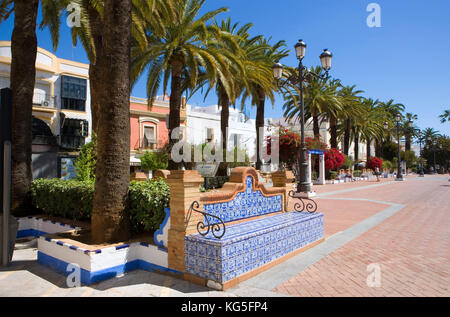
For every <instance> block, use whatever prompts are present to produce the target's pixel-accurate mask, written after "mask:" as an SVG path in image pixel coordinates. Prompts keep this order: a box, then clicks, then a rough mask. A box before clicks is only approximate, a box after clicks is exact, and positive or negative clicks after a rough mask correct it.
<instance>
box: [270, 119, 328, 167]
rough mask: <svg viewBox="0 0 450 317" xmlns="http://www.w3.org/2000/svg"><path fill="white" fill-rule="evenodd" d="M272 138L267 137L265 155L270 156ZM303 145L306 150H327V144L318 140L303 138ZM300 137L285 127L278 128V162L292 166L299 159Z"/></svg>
mask: <svg viewBox="0 0 450 317" xmlns="http://www.w3.org/2000/svg"><path fill="white" fill-rule="evenodd" d="M271 141H272V138H271V137H270V136H268V137H267V154H268V155H271V154H272V147H271V145H272V144H271ZM305 144H306V149H307V150H313V149H314V150H322V151H325V150H326V149H327V144H326V143H324V142H322V141H321V140H320V138H311V137H307V138H305ZM300 146H301V135H300V134H299V133H297V132H294V131H292V130H290V129H287V128H285V127H280V134H279V149H280V162H281V163H285V164H287V165H292V164H294V163H295V162H296V161H297V158H299V157H300V151H301V147H300Z"/></svg>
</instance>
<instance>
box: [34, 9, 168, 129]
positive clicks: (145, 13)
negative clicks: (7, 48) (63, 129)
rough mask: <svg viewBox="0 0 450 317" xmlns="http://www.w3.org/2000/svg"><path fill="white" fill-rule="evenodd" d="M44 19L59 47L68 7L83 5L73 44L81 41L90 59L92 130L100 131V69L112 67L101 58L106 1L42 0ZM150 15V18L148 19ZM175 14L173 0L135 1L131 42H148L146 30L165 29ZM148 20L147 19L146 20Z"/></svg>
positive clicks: (73, 32) (73, 36)
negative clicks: (165, 21)
mask: <svg viewBox="0 0 450 317" xmlns="http://www.w3.org/2000/svg"><path fill="white" fill-rule="evenodd" d="M41 1H42V12H43V19H42V23H41V27H43V26H48V27H49V29H50V31H51V35H52V41H53V47H54V49H56V47H57V45H58V42H59V22H60V20H61V15H62V14H63V13H64V12H65V9H66V7H67V6H68V5H69V4H70V3H72V4H76V5H78V6H79V8H80V26H79V27H72V28H71V33H72V41H73V45H77V43H78V40H79V41H80V42H81V43H82V45H83V47H84V49H85V51H86V54H87V56H88V58H89V61H90V63H89V85H90V96H91V116H92V130H93V131H94V132H95V133H96V132H97V130H98V120H99V116H100V107H101V103H100V102H101V100H102V97H101V96H100V91H101V88H100V86H101V84H102V83H101V80H100V78H101V76H102V75H101V71H102V70H103V69H104V68H105V67H109V61H108V60H102V56H103V54H102V51H103V38H104V36H103V31H104V29H103V10H104V1H103V0H41ZM66 13H67V12H66ZM147 17H151V19H150V18H147ZM170 17H173V10H172V1H170V0H144V1H142V0H132V29H131V30H132V31H131V34H132V41H133V43H137V45H140V46H141V47H145V45H147V42H146V37H145V29H144V27H147V28H149V29H151V30H153V31H156V32H164V31H163V30H164V24H163V21H164V20H165V19H168V18H170ZM146 19H147V20H148V21H147V20H146Z"/></svg>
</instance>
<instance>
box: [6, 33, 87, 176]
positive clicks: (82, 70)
mask: <svg viewBox="0 0 450 317" xmlns="http://www.w3.org/2000/svg"><path fill="white" fill-rule="evenodd" d="M11 57H12V55H11V42H9V41H1V42H0V88H7V87H10V72H11ZM43 124H46V125H47V126H48V128H49V129H46V128H45V126H44V125H43ZM49 134H51V135H49ZM91 136H92V124H91V100H90V90H89V65H88V64H83V63H78V62H74V61H69V60H65V59H61V58H58V57H56V56H55V55H54V54H52V53H51V52H49V51H47V50H44V49H42V48H38V51H37V56H36V84H35V88H34V95H33V175H34V177H35V178H39V177H58V176H61V174H65V175H66V176H67V177H70V176H71V175H73V173H74V170H73V157H74V156H75V154H76V152H77V150H78V149H79V148H80V147H81V146H83V145H84V144H85V143H87V142H90V140H91ZM61 168H62V169H63V170H62V171H61Z"/></svg>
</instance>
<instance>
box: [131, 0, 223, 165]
mask: <svg viewBox="0 0 450 317" xmlns="http://www.w3.org/2000/svg"><path fill="white" fill-rule="evenodd" d="M204 3H205V0H179V1H175V2H174V3H173V7H174V11H175V15H176V17H177V18H176V19H175V20H169V21H165V23H166V28H165V33H164V34H153V33H150V34H147V42H148V45H147V46H146V47H145V48H144V49H143V48H142V47H141V46H140V45H133V48H132V67H131V80H132V83H134V82H135V81H136V80H137V79H138V78H139V76H140V75H141V74H142V73H143V72H144V70H146V69H148V77H147V96H148V99H149V106H151V105H152V103H153V100H154V99H155V97H156V95H157V93H158V90H159V88H160V87H161V81H162V88H163V90H164V94H165V92H166V90H167V86H168V83H169V80H170V81H171V91H170V113H169V129H168V130H169V140H170V144H171V145H173V144H174V141H173V140H172V138H171V137H170V136H171V134H172V131H174V129H176V128H179V127H180V111H181V96H182V93H183V78H184V79H186V80H188V85H187V87H188V88H189V89H195V87H196V86H197V82H198V79H199V75H200V71H199V69H200V68H203V70H204V71H205V75H206V76H207V77H208V78H210V80H211V82H214V80H215V78H217V76H219V77H220V78H225V77H226V73H224V70H226V69H227V65H226V63H225V61H224V58H223V57H222V55H221V54H220V51H219V49H217V48H214V47H213V46H212V45H208V46H207V43H208V41H210V40H212V39H213V38H220V37H221V36H226V35H225V34H221V32H220V31H219V30H218V29H217V27H216V26H214V25H211V24H208V22H210V21H211V19H213V18H214V17H215V16H216V15H217V14H219V13H221V12H225V11H227V10H228V9H227V8H220V9H217V10H214V11H210V12H207V13H205V14H204V15H202V16H200V17H199V11H200V10H201V9H202V7H203V4H204ZM149 18H151V17H149ZM229 88H230V87H229V86H228V85H226V86H225V89H226V90H227V91H230V89H229ZM178 168H179V164H176V163H175V162H173V161H172V160H170V161H169V169H178Z"/></svg>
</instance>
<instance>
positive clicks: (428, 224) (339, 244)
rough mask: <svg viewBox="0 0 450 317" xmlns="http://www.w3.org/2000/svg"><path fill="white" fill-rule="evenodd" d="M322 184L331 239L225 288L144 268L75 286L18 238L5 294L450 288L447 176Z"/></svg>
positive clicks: (2, 279)
mask: <svg viewBox="0 0 450 317" xmlns="http://www.w3.org/2000/svg"><path fill="white" fill-rule="evenodd" d="M315 190H316V191H317V193H318V197H317V202H318V205H319V211H320V212H322V213H324V216H325V238H326V240H325V241H324V242H323V243H321V244H319V245H317V246H315V247H313V248H311V249H309V250H307V251H305V252H303V253H301V254H299V255H297V256H295V257H292V258H290V259H289V260H287V261H285V262H283V263H281V264H279V265H277V266H274V267H273V268H271V269H269V270H267V271H265V272H263V273H261V274H259V275H257V276H255V277H253V278H251V279H249V280H247V281H245V282H243V283H241V284H239V285H238V286H236V287H234V288H232V289H230V290H228V291H226V292H218V291H212V290H210V289H207V288H205V287H201V286H198V285H194V284H192V283H189V282H186V281H182V280H179V279H176V278H173V277H170V276H165V275H161V274H156V273H151V272H146V271H142V270H136V271H133V272H130V273H127V274H126V275H124V276H121V277H117V278H114V279H111V280H107V281H104V282H101V283H98V284H95V285H91V286H82V287H78V288H68V287H67V286H66V278H65V277H64V276H62V275H59V274H57V273H54V272H52V271H50V270H49V269H47V268H45V267H43V266H41V265H39V264H38V263H37V261H36V258H37V251H36V241H32V242H30V243H20V244H18V245H17V250H16V251H15V254H14V258H13V263H12V265H11V267H9V268H7V269H0V296H42V297H49V296H77V297H91V296H120V297H124V296H163V297H167V296H183V297H186V296H202V297H207V296H258V297H268V296H305V297H310V296H319V297H321V296H449V295H450V291H449V285H450V252H449V250H450V245H449V243H450V237H449V228H450V217H449V215H450V182H449V181H448V176H439V175H427V176H426V177H425V178H419V177H417V176H410V177H408V178H407V180H406V181H404V182H395V181H392V180H383V181H382V182H380V183H377V182H375V181H365V182H354V183H343V184H335V185H326V186H322V187H318V186H316V187H315ZM375 273H376V274H377V275H376V279H375V280H373V279H372V277H373V276H375V275H373V274H375ZM372 281H376V283H372ZM369 285H370V286H369Z"/></svg>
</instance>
